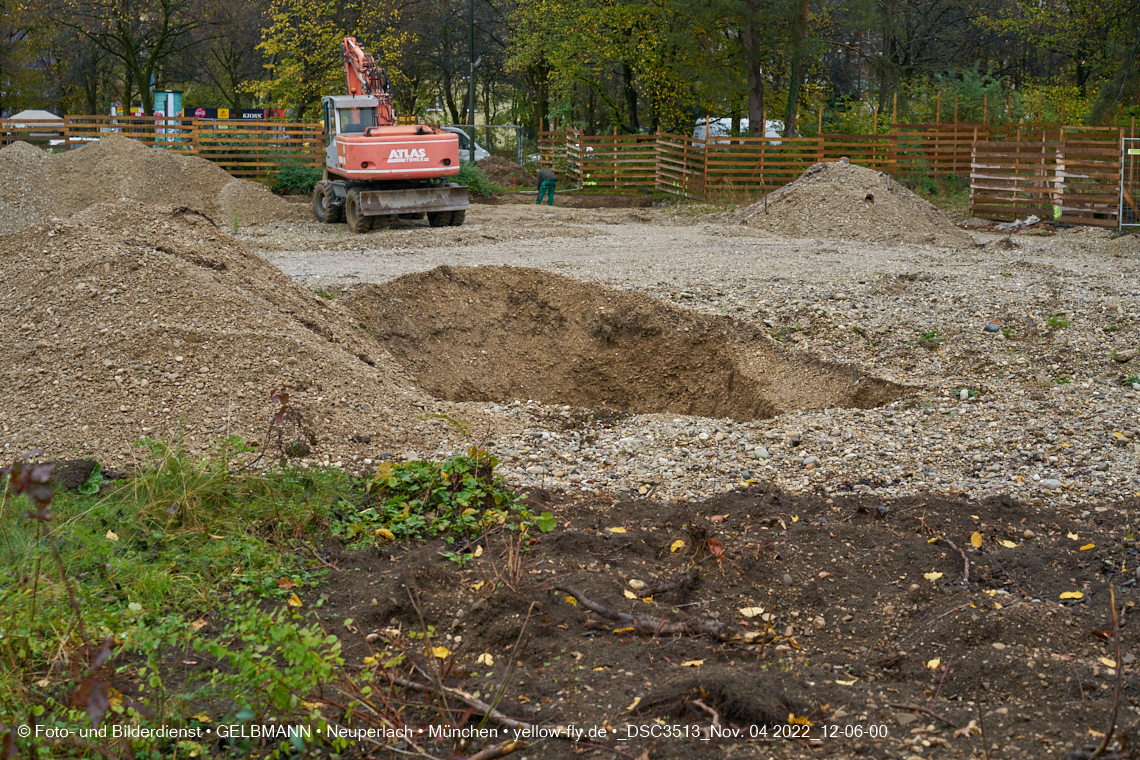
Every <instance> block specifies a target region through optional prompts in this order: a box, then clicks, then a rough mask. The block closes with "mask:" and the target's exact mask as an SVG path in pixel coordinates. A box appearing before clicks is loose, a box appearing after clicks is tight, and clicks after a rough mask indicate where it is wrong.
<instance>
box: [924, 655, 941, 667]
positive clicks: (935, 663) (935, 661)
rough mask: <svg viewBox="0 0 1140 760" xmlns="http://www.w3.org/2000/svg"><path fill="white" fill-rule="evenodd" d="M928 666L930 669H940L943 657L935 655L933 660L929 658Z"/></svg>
mask: <svg viewBox="0 0 1140 760" xmlns="http://www.w3.org/2000/svg"><path fill="white" fill-rule="evenodd" d="M926 667H927V668H929V669H930V670H938V669H939V668H940V667H942V659H941V658H940V657H935V658H934V659H933V660H927V662H926Z"/></svg>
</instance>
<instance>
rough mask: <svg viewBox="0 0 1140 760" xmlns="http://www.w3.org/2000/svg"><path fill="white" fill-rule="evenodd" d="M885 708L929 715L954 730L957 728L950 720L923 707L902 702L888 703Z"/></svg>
mask: <svg viewBox="0 0 1140 760" xmlns="http://www.w3.org/2000/svg"><path fill="white" fill-rule="evenodd" d="M887 707H893V708H895V709H896V710H911V711H913V712H920V713H926V714H927V715H929V716H930V717H932V718H938V720H940V721H942V722H943V723H945V724H946V725H948V726H953V727H954V728H957V727H958V724H957V723H955V722H954V721H952V720H950V719H949V718H946V717H944V716H942V715H939V714H938V713H936V712H934V711H933V710H930V709H928V708H925V707H920V706H918V705H911V704H906V703H903V702H888V703H887Z"/></svg>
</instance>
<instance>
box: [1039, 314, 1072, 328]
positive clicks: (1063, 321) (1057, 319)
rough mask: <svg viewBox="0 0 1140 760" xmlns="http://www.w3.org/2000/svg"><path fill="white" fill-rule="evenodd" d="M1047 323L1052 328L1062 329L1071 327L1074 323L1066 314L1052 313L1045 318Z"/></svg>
mask: <svg viewBox="0 0 1140 760" xmlns="http://www.w3.org/2000/svg"><path fill="white" fill-rule="evenodd" d="M1045 324H1047V325H1048V326H1049V327H1050V329H1053V330H1060V329H1062V328H1065V327H1069V326H1070V325H1072V324H1073V323H1072V322H1071V321H1070V320H1069V319H1068V318H1067V316H1066V315H1065V314H1051V315H1050V316H1049V318H1048V319H1047V320H1045Z"/></svg>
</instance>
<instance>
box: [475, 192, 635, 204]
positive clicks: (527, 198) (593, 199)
mask: <svg viewBox="0 0 1140 760" xmlns="http://www.w3.org/2000/svg"><path fill="white" fill-rule="evenodd" d="M536 197H537V191H535V192H534V193H501V194H499V195H496V196H495V197H494V201H495V203H500V204H507V203H509V204H515V203H530V204H533V203H534V201H535V198H536ZM544 205H545V204H544ZM554 205H555V206H562V207H563V208H649V207H651V206H652V205H653V197H652V196H649V195H604V194H598V193H581V192H578V191H576V190H575V191H573V192H568V191H566V190H561V191H560V190H555V192H554Z"/></svg>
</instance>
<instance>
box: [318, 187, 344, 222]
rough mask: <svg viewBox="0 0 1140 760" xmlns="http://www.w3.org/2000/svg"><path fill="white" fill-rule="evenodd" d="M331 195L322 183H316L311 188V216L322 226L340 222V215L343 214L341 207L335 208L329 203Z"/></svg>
mask: <svg viewBox="0 0 1140 760" xmlns="http://www.w3.org/2000/svg"><path fill="white" fill-rule="evenodd" d="M332 195H333V193H332V192H331V191H330V190H329V188H328V185H326V184H325V183H324V182H318V183H317V184H316V185H315V186H314V187H313V215H314V216H316V217H317V221H318V222H321V223H322V224H335V223H336V222H339V221H340V220H341V215H342V214H343V213H344V207H343V206H335V205H333V204H331V203H329V199H330V197H331V196H332Z"/></svg>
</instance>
